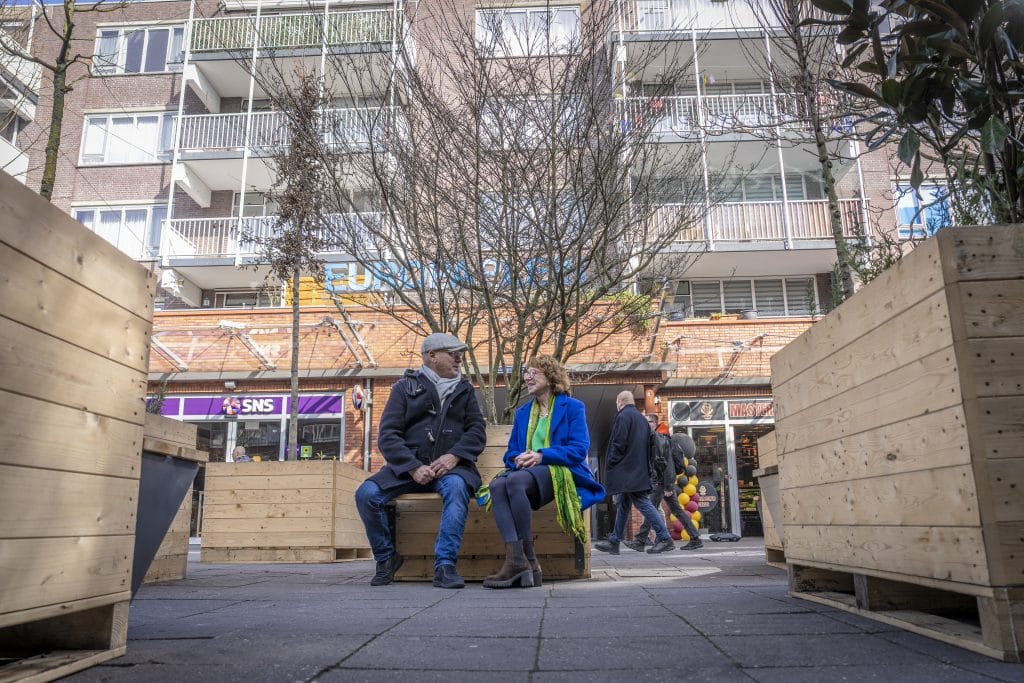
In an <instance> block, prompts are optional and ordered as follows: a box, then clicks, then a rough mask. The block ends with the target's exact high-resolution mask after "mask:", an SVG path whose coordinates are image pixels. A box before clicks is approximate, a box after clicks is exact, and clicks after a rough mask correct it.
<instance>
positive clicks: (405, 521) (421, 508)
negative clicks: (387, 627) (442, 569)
mask: <svg viewBox="0 0 1024 683" xmlns="http://www.w3.org/2000/svg"><path fill="white" fill-rule="evenodd" d="M511 431H512V427H511V425H497V426H494V425H489V426H488V428H487V447H486V448H485V449H484V452H483V453H481V454H480V457H479V458H478V460H477V469H479V470H480V474H481V476H482V477H483V480H484V481H490V479H491V477H493V476H494V475H495V474H497V473H498V472H500V471H501V470H503V469H504V468H505V467H504V465H503V464H502V457H503V456H504V455H505V450H506V448H508V439H509V436H510V434H511ZM394 505H395V508H394V523H395V527H394V530H395V533H394V538H395V549H396V550H397V551H398V552H399V553H401V554H402V555H403V556H404V557H405V562H404V564H402V568H401V569H399V570H398V573H397V574H396V575H395V579H396V580H397V581H429V580H431V579H432V578H433V576H434V542H435V540H436V539H437V528H438V523H439V522H440V519H441V497H440V496H438V495H437V494H435V493H426V494H410V495H405V496H400V497H399V498H398V499H396V500H395V503H394ZM584 521H585V522H586V524H587V531H588V533H589V531H590V517H589V515H584ZM533 534H534V544H535V548H536V551H537V559H538V560H539V561H540V565H541V568H542V569H543V570H544V579H545V580H548V579H552V580H556V579H588V578H590V544H589V543H587V544H580V543H577V542H576V540H575V539H573V538H572V537H571V536H569V535H567V534H565V533H563V532H562V529H561V527H559V526H558V521H557V520H556V519H555V504H554V503H553V502H552V503H550V504H548V505H546V506H544V507H543V508H541V509H540V510H538V511H536V512H534V513H533ZM504 560H505V545H504V543H503V542H502V540H501V536H500V535H499V534H498V527H497V526H496V525H495V524H494V516H493V515H492V514H491V513H490V512H487V511H485V510H483V509H481V508H480V507H479V506H478V505H477V504H476V503H475V502H473V501H470V503H469V516H468V518H467V519H466V531H465V534H464V535H463V537H462V547H461V548H460V550H459V557H458V564H457V569H458V571H459V574H461V575H462V577H463V578H464V579H466V580H467V581H482V580H483V579H484V578H485V577H486V576H489V575H490V574H493V573H495V572H496V571H498V569H500V568H501V564H502V562H504Z"/></svg>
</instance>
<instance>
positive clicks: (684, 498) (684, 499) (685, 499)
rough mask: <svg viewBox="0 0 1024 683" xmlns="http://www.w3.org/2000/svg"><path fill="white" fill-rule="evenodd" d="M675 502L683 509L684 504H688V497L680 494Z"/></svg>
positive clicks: (685, 494)
mask: <svg viewBox="0 0 1024 683" xmlns="http://www.w3.org/2000/svg"><path fill="white" fill-rule="evenodd" d="M676 500H678V501H679V504H680V505H682V506H683V507H686V504H687V503H689V502H690V495H689V494H687V493H680V494H679V496H678V498H676Z"/></svg>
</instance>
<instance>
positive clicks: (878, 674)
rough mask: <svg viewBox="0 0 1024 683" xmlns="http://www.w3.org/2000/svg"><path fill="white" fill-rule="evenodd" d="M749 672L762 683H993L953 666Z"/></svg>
mask: <svg viewBox="0 0 1024 683" xmlns="http://www.w3.org/2000/svg"><path fill="white" fill-rule="evenodd" d="M746 673H747V674H749V675H750V676H752V677H753V678H754V679H755V680H757V681H760V682H761V683H822V682H823V681H852V682H854V683H862V682H863V681H884V682H885V683H892V682H893V681H899V683H992V679H991V678H988V677H987V676H979V675H977V674H974V673H971V672H969V671H964V670H963V669H959V668H956V667H953V666H942V667H928V668H927V669H922V668H921V667H917V666H907V665H899V664H895V665H882V666H873V665H861V666H815V667H805V668H792V667H781V668H777V669H746Z"/></svg>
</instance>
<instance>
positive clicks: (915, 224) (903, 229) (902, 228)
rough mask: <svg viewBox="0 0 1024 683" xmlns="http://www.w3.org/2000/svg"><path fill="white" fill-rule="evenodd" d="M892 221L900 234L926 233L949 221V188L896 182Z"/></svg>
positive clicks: (920, 234)
mask: <svg viewBox="0 0 1024 683" xmlns="http://www.w3.org/2000/svg"><path fill="white" fill-rule="evenodd" d="M893 194H894V196H895V197H896V224H897V226H898V227H899V234H900V237H901V238H903V239H910V238H912V237H927V236H929V235H934V234H935V231H936V230H938V229H939V228H944V227H946V226H947V225H950V224H951V222H952V220H951V217H950V211H949V192H948V191H947V190H946V188H945V187H943V186H941V185H921V188H920V190H915V189H914V188H913V187H911V186H910V185H897V186H896V190H895V191H894V193H893Z"/></svg>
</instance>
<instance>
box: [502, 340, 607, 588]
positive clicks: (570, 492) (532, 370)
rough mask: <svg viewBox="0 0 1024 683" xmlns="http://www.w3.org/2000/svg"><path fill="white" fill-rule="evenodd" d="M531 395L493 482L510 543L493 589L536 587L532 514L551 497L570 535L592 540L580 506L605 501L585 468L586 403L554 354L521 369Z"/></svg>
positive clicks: (538, 571)
mask: <svg viewBox="0 0 1024 683" xmlns="http://www.w3.org/2000/svg"><path fill="white" fill-rule="evenodd" d="M523 380H524V381H525V383H526V390H527V391H528V392H529V393H530V395H531V396H532V397H533V400H532V401H528V402H527V403H526V404H525V405H523V406H522V407H520V408H519V409H518V410H517V411H516V415H515V420H514V421H513V423H512V436H511V438H510V439H509V443H508V450H507V451H506V452H505V459H504V462H505V467H506V468H507V469H506V470H505V471H504V472H502V473H501V474H500V475H498V477H496V478H495V479H494V480H492V481H491V483H490V487H489V488H490V500H491V506H492V508H491V509H492V511H493V512H494V521H495V523H496V524H497V525H498V531H499V532H500V533H501V537H502V540H503V541H504V542H505V564H504V565H503V566H502V568H501V569H500V570H498V573H497V574H492V575H491V576H488V577H487V578H486V579H484V586H486V587H488V588H509V587H511V586H515V585H519V586H521V587H524V588H525V587H529V586H539V585H541V582H542V573H541V568H540V563H539V562H538V561H537V553H536V551H535V550H534V547H533V529H532V526H531V522H532V518H533V517H532V513H533V511H534V510H537V509H539V508H541V507H543V506H544V505H547V504H548V503H550V502H551V501H552V500H554V501H555V502H556V505H557V506H558V510H557V513H558V523H559V525H561V527H562V530H563V531H565V532H566V533H569V534H572V535H574V536H576V537H577V538H578V539H579V541H580V542H581V543H588V542H589V539H587V537H586V527H585V526H584V523H583V515H582V512H583V510H586V509H587V508H589V507H590V506H591V505H593V504H594V503H596V502H598V501H600V500H603V499H604V488H603V487H602V486H601V485H600V484H599V483H597V482H596V481H595V480H594V477H593V475H592V474H591V473H590V467H589V466H588V465H587V452H588V451H589V450H590V432H589V431H588V429H587V418H586V413H585V411H584V406H583V403H582V402H580V401H577V400H576V399H574V398H572V397H570V396H569V394H568V392H569V375H568V373H567V372H566V371H565V368H564V367H562V365H561V364H560V363H559V362H558V361H557V360H555V359H554V358H552V357H551V356H538V357H536V358H534V359H532V360H531V361H530V362H529V363H528V364H527V369H526V372H525V373H524V374H523Z"/></svg>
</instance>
